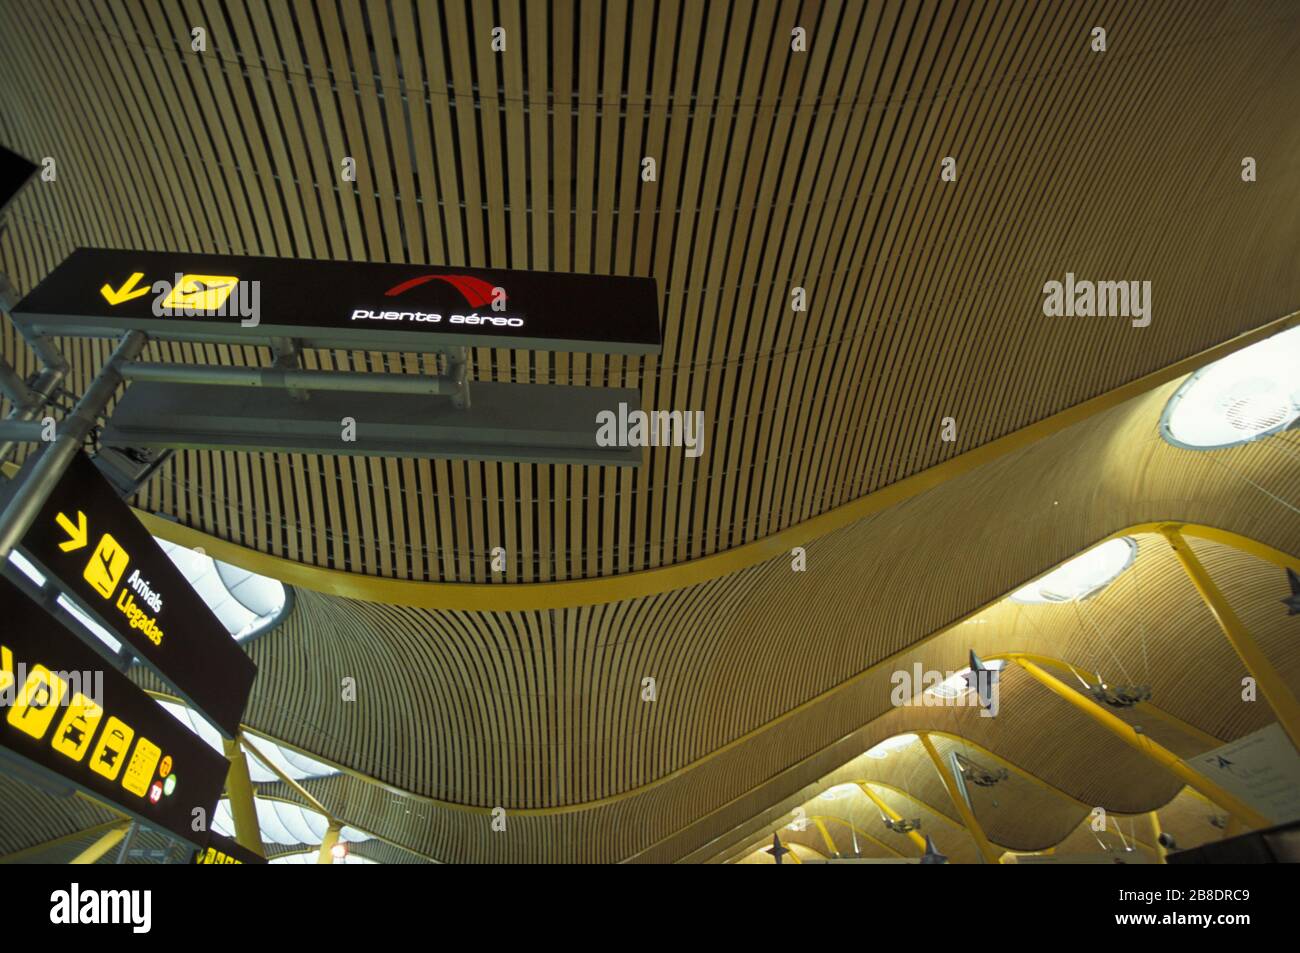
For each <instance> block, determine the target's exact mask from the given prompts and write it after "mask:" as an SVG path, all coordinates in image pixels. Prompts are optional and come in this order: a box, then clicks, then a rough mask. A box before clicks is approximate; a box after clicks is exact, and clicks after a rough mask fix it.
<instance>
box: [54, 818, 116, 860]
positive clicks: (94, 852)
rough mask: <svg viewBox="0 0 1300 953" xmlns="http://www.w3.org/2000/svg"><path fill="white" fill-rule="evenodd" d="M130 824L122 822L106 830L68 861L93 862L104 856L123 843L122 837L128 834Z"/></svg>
mask: <svg viewBox="0 0 1300 953" xmlns="http://www.w3.org/2000/svg"><path fill="white" fill-rule="evenodd" d="M130 826H131V825H130V824H129V823H122V824H120V825H118V826H117V827H114V828H113V829H112V830H108V831H105V832H104V833H103V834H101V835H100V836H99V838H98V839H97V840H96V841H95V843H93V844H91V845H90V846H89V847H87V848H86V849H85V850H83V851H82V852H81V853H80V854H78V855H77V856H76V857H74V858H72V860H70V861H68V863H70V864H93V863H95V862H97V861H98V860H99V858H101V857H103V856H104V855H105V854H107V853H108V852H109V851H110V850H112V849H113V848H114V847H116V846H117V845H118V844H119V843H121V841H122V838H123V837H125V836H126V832H127V828H129V827H130Z"/></svg>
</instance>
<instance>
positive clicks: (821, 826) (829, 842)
mask: <svg viewBox="0 0 1300 953" xmlns="http://www.w3.org/2000/svg"><path fill="white" fill-rule="evenodd" d="M813 823H814V824H816V825H817V830H819V831H820V832H821V835H822V842H823V843H824V844H825V845H826V848H827V849H828V850H829V851H830V852H831V856H832V857H837V856H839V853H840V849H839V848H838V847H836V846H835V841H834V839H833V838H832V837H831V832H830V831H828V830H827V829H826V822H825V821H823V820H822V819H821V818H820V817H815V818H813Z"/></svg>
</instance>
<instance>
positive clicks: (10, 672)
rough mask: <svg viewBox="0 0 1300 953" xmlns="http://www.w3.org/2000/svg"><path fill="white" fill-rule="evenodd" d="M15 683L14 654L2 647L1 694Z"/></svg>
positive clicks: (0, 657)
mask: <svg viewBox="0 0 1300 953" xmlns="http://www.w3.org/2000/svg"><path fill="white" fill-rule="evenodd" d="M13 683H14V653H13V652H11V651H9V649H8V648H6V647H5V646H3V645H0V692H2V691H4V690H5V689H6V688H8V687H9V686H10V685H12V684H13Z"/></svg>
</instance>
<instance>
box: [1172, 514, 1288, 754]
mask: <svg viewBox="0 0 1300 953" xmlns="http://www.w3.org/2000/svg"><path fill="white" fill-rule="evenodd" d="M1160 532H1161V533H1163V534H1164V536H1165V538H1166V539H1168V540H1169V545H1170V546H1172V547H1173V548H1174V554H1175V555H1176V556H1177V557H1178V561H1179V562H1180V563H1182V566H1183V571H1184V572H1186V573H1187V577H1188V578H1189V579H1191V580H1192V585H1194V586H1195V587H1196V591H1197V592H1199V593H1200V594H1201V598H1202V599H1203V600H1205V605H1206V607H1207V608H1208V609H1209V610H1210V613H1211V614H1212V615H1213V616H1214V619H1215V621H1216V622H1218V623H1219V628H1220V629H1222V630H1223V634H1224V635H1225V636H1227V638H1228V642H1229V643H1230V644H1231V645H1232V647H1233V648H1234V649H1235V650H1236V652H1237V657H1238V658H1240V659H1241V662H1242V664H1243V665H1245V666H1246V671H1248V672H1250V674H1251V675H1252V676H1253V677H1254V679H1255V683H1256V684H1257V685H1259V690H1260V692H1261V693H1262V694H1263V695H1264V700H1265V701H1267V702H1268V704H1269V706H1270V707H1271V708H1272V709H1273V714H1275V715H1277V720H1278V721H1279V722H1280V723H1281V725H1282V730H1283V731H1285V732H1286V733H1287V735H1289V736H1290V738H1291V743H1292V744H1293V745H1295V747H1296V749H1297V750H1300V702H1297V701H1296V697H1295V695H1294V694H1292V692H1291V689H1290V688H1289V687H1288V686H1287V684H1286V682H1285V681H1284V680H1283V678H1282V676H1281V675H1279V674H1278V673H1277V669H1275V668H1274V667H1273V665H1272V663H1270V662H1269V660H1268V658H1267V657H1266V656H1265V655H1264V653H1263V652H1262V651H1261V650H1260V648H1259V645H1258V644H1257V643H1256V642H1255V640H1254V639H1253V638H1251V636H1250V633H1249V632H1247V631H1246V627H1245V626H1244V625H1242V624H1241V619H1239V618H1237V613H1236V612H1234V611H1233V610H1232V606H1230V605H1228V600H1227V599H1225V598H1224V597H1223V593H1222V592H1220V591H1219V587H1218V586H1216V585H1215V584H1214V580H1213V579H1211V578H1210V574H1209V573H1208V572H1206V571H1205V567H1204V566H1203V565H1201V561H1200V560H1199V559H1197V558H1196V554H1195V553H1193V552H1192V547H1191V546H1189V545H1188V544H1187V540H1186V539H1184V538H1183V534H1182V533H1180V532H1179V531H1178V527H1177V526H1161V527H1160Z"/></svg>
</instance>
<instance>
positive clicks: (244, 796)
mask: <svg viewBox="0 0 1300 953" xmlns="http://www.w3.org/2000/svg"><path fill="white" fill-rule="evenodd" d="M221 744H222V746H223V747H224V748H225V751H226V759H227V760H228V761H229V762H230V772H229V773H228V774H227V775H226V797H228V798H230V813H231V814H232V815H233V816H234V818H235V841H236V842H237V843H238V844H239V846H240V847H244V848H247V849H248V850H251V851H252V852H253V853H255V854H257V856H258V857H265V856H266V852H265V850H264V848H263V847H262V828H261V825H260V824H258V822H257V805H256V804H255V803H254V801H253V779H252V778H251V777H249V774H248V761H247V760H246V759H245V757H244V749H243V748H241V747H240V746H239V741H238V739H236V740H234V741H232V740H231V739H229V738H222V739H221Z"/></svg>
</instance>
